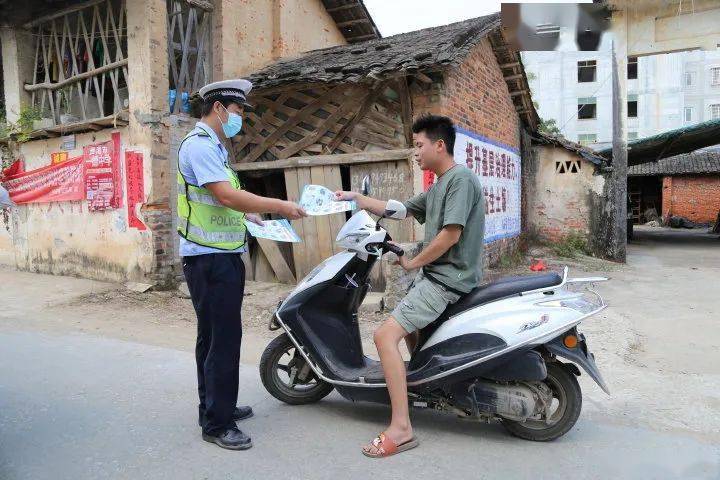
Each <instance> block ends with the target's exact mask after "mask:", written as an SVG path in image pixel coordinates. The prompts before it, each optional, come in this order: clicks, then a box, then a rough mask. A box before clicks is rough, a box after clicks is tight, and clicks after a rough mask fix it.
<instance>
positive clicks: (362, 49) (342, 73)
mask: <svg viewBox="0 0 720 480" xmlns="http://www.w3.org/2000/svg"><path fill="white" fill-rule="evenodd" d="M498 27H500V14H499V13H494V14H492V15H487V16H484V17H479V18H473V19H470V20H465V21H463V22H458V23H453V24H450V25H443V26H440V27H434V28H427V29H424V30H418V31H416V32H409V33H403V34H400V35H395V36H392V37H388V38H384V39H376V40H369V41H366V42H362V43H357V44H350V45H341V46H337V47H331V48H325V49H321V50H313V51H311V52H307V53H306V54H304V55H302V56H300V57H298V58H288V59H281V60H279V61H278V62H276V63H273V64H271V65H269V66H268V67H266V68H264V69H263V70H261V71H259V72H257V73H255V74H253V75H251V77H250V80H251V81H252V82H253V84H254V85H255V88H256V89H266V88H271V87H277V86H281V85H285V84H290V83H315V82H323V83H331V82H332V83H340V82H353V83H358V82H361V81H362V80H364V79H367V78H383V77H389V76H392V75H396V74H398V73H401V72H408V73H413V72H422V71H431V70H438V69H439V68H440V67H443V66H447V65H451V64H453V63H455V62H458V61H459V60H462V59H463V58H464V57H465V55H467V54H468V53H469V51H470V49H472V47H474V46H475V45H477V44H478V43H479V42H480V41H481V40H482V39H483V38H484V37H485V36H487V35H488V34H489V33H490V32H491V31H493V30H494V29H497V28H498Z"/></svg>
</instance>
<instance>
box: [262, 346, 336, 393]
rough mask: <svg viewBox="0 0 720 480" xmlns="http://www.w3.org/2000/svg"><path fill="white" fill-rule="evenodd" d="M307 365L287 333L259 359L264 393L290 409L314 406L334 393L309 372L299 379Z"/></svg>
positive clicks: (266, 349)
mask: <svg viewBox="0 0 720 480" xmlns="http://www.w3.org/2000/svg"><path fill="white" fill-rule="evenodd" d="M306 366H307V362H305V359H304V358H302V356H301V355H300V353H299V352H298V351H297V348H296V347H295V345H294V344H293V343H292V341H291V340H290V337H288V335H287V334H286V333H283V334H282V335H280V336H279V337H277V338H275V339H274V340H273V341H272V342H270V344H269V345H268V346H267V347H266V348H265V351H264V352H263V354H262V357H261V358H260V379H261V380H262V383H263V385H264V386H265V389H266V390H267V391H268V392H269V393H270V395H272V396H273V397H275V398H277V399H278V400H280V401H282V402H285V403H288V404H290V405H305V404H308V403H315V402H318V401H320V400H321V399H323V398H325V397H326V396H327V395H329V394H330V392H332V391H333V386H332V385H330V384H329V383H327V382H324V381H322V380H320V379H319V378H317V377H316V376H315V373H314V372H313V371H312V370H309V371H308V372H307V376H306V377H304V378H300V376H301V375H302V372H303V370H308V369H306V368H304V367H306Z"/></svg>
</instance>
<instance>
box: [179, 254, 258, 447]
mask: <svg viewBox="0 0 720 480" xmlns="http://www.w3.org/2000/svg"><path fill="white" fill-rule="evenodd" d="M183 271H184V273H185V279H186V280H187V284H188V288H189V290H190V296H191V297H192V302H193V306H194V307H195V313H196V315H197V326H198V328H197V342H196V344H195V360H196V363H197V379H198V395H199V397H200V404H199V416H200V417H199V418H200V425H201V426H202V429H203V432H204V433H207V434H210V435H217V434H220V433H222V432H223V431H225V429H227V428H228V427H231V426H233V425H234V423H233V419H232V414H233V411H234V410H235V406H236V404H237V396H238V378H239V377H238V376H239V367H240V343H241V341H242V323H241V316H240V309H241V307H242V300H243V291H244V289H245V265H244V264H243V261H242V258H241V256H240V254H237V253H211V254H207V255H197V256H192V257H184V258H183Z"/></svg>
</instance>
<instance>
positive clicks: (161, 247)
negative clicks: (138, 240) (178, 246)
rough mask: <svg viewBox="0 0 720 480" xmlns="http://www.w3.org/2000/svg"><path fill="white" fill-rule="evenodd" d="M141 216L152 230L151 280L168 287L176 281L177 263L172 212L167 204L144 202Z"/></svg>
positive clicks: (162, 286) (159, 285) (161, 286)
mask: <svg viewBox="0 0 720 480" xmlns="http://www.w3.org/2000/svg"><path fill="white" fill-rule="evenodd" d="M141 214H142V218H143V220H144V222H145V224H146V225H147V227H148V228H149V229H150V230H151V231H152V248H153V254H154V255H153V268H152V274H151V278H150V279H149V280H151V281H152V282H154V283H155V284H156V285H157V286H158V287H159V288H170V287H173V286H174V285H175V283H176V280H177V276H178V273H179V268H180V267H179V264H178V261H177V257H176V255H175V248H174V238H175V236H176V233H175V232H174V231H173V212H172V210H171V209H170V208H169V207H168V205H167V204H145V205H143V206H142V208H141Z"/></svg>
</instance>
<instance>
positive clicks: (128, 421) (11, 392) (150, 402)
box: [0, 332, 720, 480]
mask: <svg viewBox="0 0 720 480" xmlns="http://www.w3.org/2000/svg"><path fill="white" fill-rule="evenodd" d="M0 345H2V348H0V371H2V382H1V384H0V412H1V413H0V415H1V416H0V478H2V479H4V480H15V479H78V480H79V479H104V478H112V479H120V478H128V479H131V478H132V479H137V478H149V479H150V478H151V479H161V478H174V479H224V478H242V479H261V478H262V479H274V478H278V479H280V478H282V479H325V478H327V479H337V478H343V479H356V478H357V479H360V478H363V479H364V478H447V477H450V476H452V477H455V478H474V479H477V478H535V479H541V478H542V479H553V478H578V479H581V478H587V479H599V478H604V479H606V478H613V479H620V478H627V479H636V478H643V479H671V478H678V479H692V478H720V474H719V473H718V472H720V467H719V459H720V447H718V445H713V444H712V443H708V442H705V441H703V440H702V439H697V438H693V436H691V435H681V434H678V433H677V432H672V433H660V432H654V431H651V430H649V429H646V428H641V427H634V428H630V427H628V426H622V425H617V424H614V423H613V421H612V419H607V421H591V420H588V419H587V418H584V417H582V416H581V418H580V420H579V422H578V424H577V425H576V427H575V429H573V430H572V431H571V432H570V433H569V434H567V435H566V436H565V437H563V438H562V439H560V440H558V441H555V442H553V443H531V442H526V441H523V440H519V439H516V438H513V437H510V436H509V435H507V434H506V433H505V432H504V430H503V429H502V427H501V426H499V425H495V424H492V425H484V424H476V423H471V422H466V421H462V420H459V419H456V418H453V417H451V416H448V415H443V414H438V413H435V412H426V411H419V412H416V413H415V414H414V421H415V426H416V429H417V432H418V435H419V438H420V440H421V442H422V443H421V448H418V449H416V450H414V451H412V452H408V453H405V454H403V455H399V456H397V457H395V458H391V459H385V460H380V461H378V460H370V459H366V458H365V457H364V456H362V455H361V454H360V450H359V448H360V445H361V443H362V442H363V441H364V440H367V439H369V438H371V437H372V436H373V435H374V434H376V433H377V431H378V429H379V428H382V426H383V421H384V420H385V419H386V417H387V414H388V411H387V409H386V408H384V407H382V406H375V405H367V404H353V403H351V402H348V401H345V400H344V399H342V398H340V397H339V396H338V395H336V394H333V395H331V396H330V397H328V398H327V399H326V400H324V401H322V402H320V403H318V404H315V405H309V406H302V407H290V406H287V405H284V404H281V403H280V402H278V401H276V400H275V399H273V398H271V397H270V396H269V395H268V394H267V393H266V392H265V391H264V389H263V388H262V385H261V384H260V381H259V378H258V374H257V371H256V368H255V367H253V366H243V367H242V370H241V385H242V388H241V400H242V401H244V402H246V403H248V404H250V405H252V406H253V408H254V409H255V412H256V415H255V417H254V418H252V419H249V420H247V421H246V422H244V423H243V424H242V428H244V429H245V430H246V431H247V432H248V433H249V434H251V435H252V437H253V441H254V445H255V446H254V448H252V449H251V450H248V451H244V452H229V451H224V450H221V449H219V448H217V447H215V446H213V445H211V444H208V443H205V442H203V441H201V440H200V432H199V429H198V427H197V424H196V423H195V421H196V417H195V412H196V410H195V402H196V397H195V393H194V388H195V383H194V368H195V367H194V359H193V357H192V355H190V354H189V353H186V352H181V351H177V350H172V349H166V348H160V347H153V346H147V345H143V344H137V343H130V342H124V341H118V340H112V339H105V338H99V337H95V336H90V335H48V334H42V333H38V332H17V333H12V332H3V333H1V334H0Z"/></svg>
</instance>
